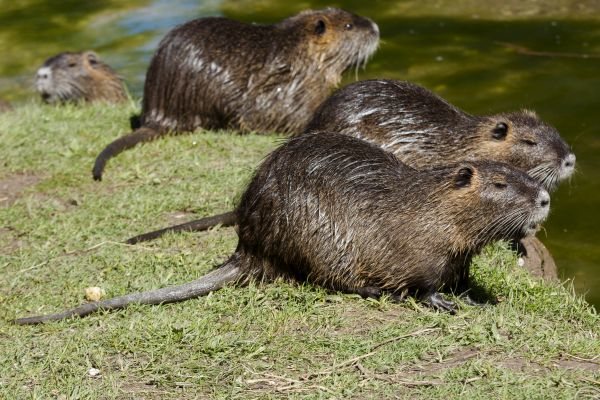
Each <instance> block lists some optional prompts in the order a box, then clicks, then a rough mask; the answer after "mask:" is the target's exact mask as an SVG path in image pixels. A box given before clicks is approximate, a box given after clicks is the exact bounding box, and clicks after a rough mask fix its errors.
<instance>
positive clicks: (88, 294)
mask: <svg viewBox="0 0 600 400" xmlns="http://www.w3.org/2000/svg"><path fill="white" fill-rule="evenodd" d="M105 294H106V293H104V290H102V288H99V287H95V286H94V287H88V288H85V299H86V300H87V301H98V300H100V299H101V298H102V297H103V296H104V295H105Z"/></svg>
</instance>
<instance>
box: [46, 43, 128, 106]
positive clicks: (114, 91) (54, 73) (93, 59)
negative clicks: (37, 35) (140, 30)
mask: <svg viewBox="0 0 600 400" xmlns="http://www.w3.org/2000/svg"><path fill="white" fill-rule="evenodd" d="M35 88H36V90H37V92H38V93H39V94H40V96H41V97H42V100H43V101H44V102H46V103H51V104H54V103H67V102H80V101H85V102H91V101H105V102H109V103H118V102H121V101H124V100H126V99H127V92H126V90H125V87H124V85H123V81H122V80H121V78H120V77H119V76H118V75H117V73H116V72H115V71H114V70H113V69H112V68H111V67H110V66H108V65H107V64H106V63H104V62H103V61H102V60H101V59H100V57H99V56H98V55H97V54H96V53H94V52H93V51H83V52H78V53H73V52H64V53H60V54H57V55H55V56H53V57H50V58H48V59H47V60H46V61H45V62H44V65H42V66H41V67H40V68H39V69H38V70H37V73H36V78H35Z"/></svg>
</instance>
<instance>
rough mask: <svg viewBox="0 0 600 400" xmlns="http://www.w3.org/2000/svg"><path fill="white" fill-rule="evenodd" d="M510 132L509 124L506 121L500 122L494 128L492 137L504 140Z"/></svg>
mask: <svg viewBox="0 0 600 400" xmlns="http://www.w3.org/2000/svg"><path fill="white" fill-rule="evenodd" d="M507 133H508V125H506V124H505V123H504V122H498V123H497V124H496V126H495V127H494V129H492V137H493V138H494V139H497V140H502V139H504V138H505V137H506V134H507Z"/></svg>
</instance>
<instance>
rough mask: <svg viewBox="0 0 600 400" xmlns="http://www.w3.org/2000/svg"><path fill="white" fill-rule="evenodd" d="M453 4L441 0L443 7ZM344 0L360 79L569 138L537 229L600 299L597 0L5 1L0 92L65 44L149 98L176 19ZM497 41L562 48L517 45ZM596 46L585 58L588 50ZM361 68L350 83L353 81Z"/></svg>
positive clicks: (566, 270)
mask: <svg viewBox="0 0 600 400" xmlns="http://www.w3.org/2000/svg"><path fill="white" fill-rule="evenodd" d="M445 3H446V4H447V5H446V6H440V4H445ZM329 5H331V6H338V7H341V8H344V9H347V10H350V11H354V12H356V13H358V14H361V15H365V16H368V17H370V18H372V19H373V20H375V21H376V22H377V23H378V24H379V27H380V30H381V38H382V44H381V48H380V50H379V52H378V53H377V54H376V56H375V57H374V58H373V59H372V61H371V62H370V63H369V64H368V66H367V69H366V70H364V71H361V72H360V73H359V78H360V79H365V78H374V77H385V78H395V79H407V80H412V81H415V82H417V83H420V84H422V85H424V86H427V87H428V88H430V89H433V90H434V91H436V92H438V93H439V94H441V95H442V96H444V97H445V98H447V99H448V100H450V101H451V102H453V103H454V104H456V105H458V106H460V107H461V108H463V109H465V110H467V111H469V112H472V113H481V114H485V113H497V112H502V111H508V110H514V109H519V108H530V109H534V110H536V111H537V112H538V114H539V115H540V116H542V117H543V118H544V119H546V120H547V121H548V122H550V123H551V124H553V125H555V126H556V127H557V128H558V129H559V131H560V132H561V134H562V135H563V137H564V138H565V139H566V140H567V141H568V142H569V143H571V144H572V146H573V149H574V151H575V154H576V155H577V164H578V166H577V173H576V174H575V176H574V177H573V179H572V180H571V182H570V183H565V184H563V186H562V187H561V188H560V189H559V191H558V192H557V193H555V194H554V195H553V197H552V213H551V216H550V218H549V221H548V222H547V223H546V225H545V232H541V233H540V234H539V237H540V238H541V239H542V241H544V242H545V243H546V245H547V246H548V247H549V248H550V250H551V252H552V253H553V255H554V257H555V259H556V261H557V263H558V265H559V269H560V274H561V277H563V278H565V279H566V278H573V279H574V283H575V287H576V289H577V290H578V291H579V292H580V293H586V296H587V299H588V300H589V301H590V302H592V303H593V304H595V305H596V306H597V307H598V306H600V274H599V272H600V271H599V270H598V265H599V264H600V231H599V230H598V227H599V226H600V180H599V178H600V157H599V156H598V153H599V152H600V5H599V4H598V2H596V1H592V0H588V1H577V2H575V1H566V0H554V1H546V2H539V1H536V2H527V1H516V0H511V1H507V2H503V3H502V5H500V6H499V5H498V3H497V2H495V1H491V0H487V1H486V0H484V1H475V0H462V1H456V2H439V1H434V0H421V1H415V0H410V1H394V2H391V1H390V2H383V1H370V2H365V1H342V2H336V3H326V2H316V1H313V2H304V3H296V4H289V3H288V4H284V3H283V2H278V1H272V0H271V1H269V0H254V1H218V0H213V1H210V0H208V1H179V2H171V1H130V2H127V4H126V5H125V4H124V2H118V1H98V0H96V1H86V2H81V1H72V0H69V1H61V2H54V1H40V0H37V1H36V0H30V1H27V0H21V1H18V2H16V1H7V0H0V27H1V28H0V45H1V47H0V48H1V49H2V50H1V52H2V57H1V58H0V98H4V99H8V100H11V101H13V102H14V103H17V104H18V103H19V102H20V101H26V100H27V99H29V98H31V97H34V96H35V95H34V94H33V93H32V91H31V88H32V77H33V75H34V73H35V70H36V69H37V68H38V67H39V66H40V65H41V64H42V63H43V61H44V60H45V58H47V57H48V56H51V55H53V54H55V53H58V52H60V51H66V50H84V49H94V50H96V51H97V52H99V53H100V55H101V56H102V57H103V58H104V59H105V60H106V61H107V62H108V63H109V64H111V65H112V66H113V67H114V68H115V69H117V70H118V71H119V72H120V73H121V75H122V76H123V77H124V78H125V80H126V81H127V83H128V85H129V88H130V90H131V92H132V93H133V95H134V96H135V97H140V96H141V90H142V85H143V79H144V74H145V70H146V68H147V65H148V61H149V59H150V57H151V55H152V53H153V51H154V49H155V48H156V45H157V43H158V41H159V40H160V39H161V38H162V36H163V35H164V34H165V33H166V32H167V31H168V30H169V29H170V28H172V27H173V26H174V25H176V24H178V23H181V22H184V21H186V20H189V19H192V18H195V17H199V16H208V15H224V16H227V17H230V18H235V19H239V20H243V21H248V22H264V23H269V22H275V21H278V20H280V19H282V18H285V17H286V16H289V15H291V14H293V13H295V12H298V11H300V10H301V9H303V8H308V7H311V8H322V7H325V6H329ZM500 42H508V43H513V44H517V45H520V46H525V47H528V48H530V49H532V50H536V51H544V52H554V53H570V54H563V56H557V57H549V56H544V57H538V56H532V55H524V54H519V53H518V52H516V51H515V50H514V49H510V48H507V47H505V46H503V45H501V44H499V43H500ZM583 54H590V55H591V56H590V57H587V58H584V57H580V56H579V55H583ZM354 79H355V76H354V74H350V75H349V76H347V78H346V80H347V81H351V80H354Z"/></svg>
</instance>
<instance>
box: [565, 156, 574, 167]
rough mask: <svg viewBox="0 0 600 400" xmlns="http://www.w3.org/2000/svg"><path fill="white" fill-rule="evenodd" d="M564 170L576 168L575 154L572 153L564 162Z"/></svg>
mask: <svg viewBox="0 0 600 400" xmlns="http://www.w3.org/2000/svg"><path fill="white" fill-rule="evenodd" d="M562 165H563V168H574V167H575V154H573V153H570V154H569V155H568V156H566V157H565V159H564V160H563V162H562Z"/></svg>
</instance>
